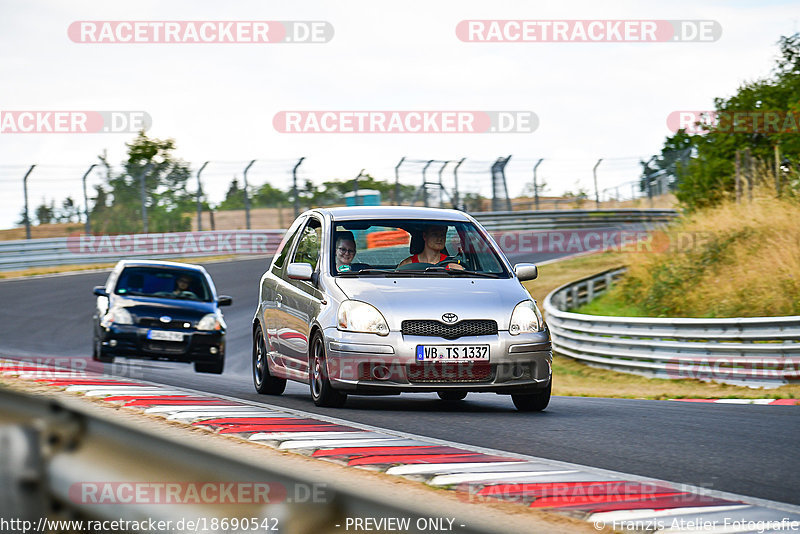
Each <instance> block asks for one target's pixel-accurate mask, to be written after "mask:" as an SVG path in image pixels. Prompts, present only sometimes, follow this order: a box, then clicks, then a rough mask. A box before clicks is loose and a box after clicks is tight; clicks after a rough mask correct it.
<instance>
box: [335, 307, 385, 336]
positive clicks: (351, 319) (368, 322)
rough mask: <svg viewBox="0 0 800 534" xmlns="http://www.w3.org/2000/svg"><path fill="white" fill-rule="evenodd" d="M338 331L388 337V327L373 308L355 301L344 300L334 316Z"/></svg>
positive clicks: (381, 316) (379, 313)
mask: <svg viewBox="0 0 800 534" xmlns="http://www.w3.org/2000/svg"><path fill="white" fill-rule="evenodd" d="M336 318H337V323H338V326H339V330H345V331H347V332H367V333H370V334H378V335H379V336H387V335H389V325H388V324H386V319H384V318H383V315H381V312H379V311H378V309H377V308H375V306H372V305H370V304H367V303H366V302H359V301H357V300H346V301H344V302H342V303H341V304H340V305H339V311H338V313H337V314H336Z"/></svg>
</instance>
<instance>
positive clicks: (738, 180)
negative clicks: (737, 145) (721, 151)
mask: <svg viewBox="0 0 800 534" xmlns="http://www.w3.org/2000/svg"><path fill="white" fill-rule="evenodd" d="M735 180H736V203H737V204H740V203H741V202H742V155H741V153H740V152H739V151H738V150H737V151H736V178H735Z"/></svg>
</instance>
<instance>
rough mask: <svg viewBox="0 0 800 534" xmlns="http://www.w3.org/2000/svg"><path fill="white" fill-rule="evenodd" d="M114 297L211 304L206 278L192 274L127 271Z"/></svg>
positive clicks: (118, 283) (185, 272) (162, 271)
mask: <svg viewBox="0 0 800 534" xmlns="http://www.w3.org/2000/svg"><path fill="white" fill-rule="evenodd" d="M114 292H115V293H116V294H117V295H123V296H132V297H157V298H166V299H181V300H197V301H203V302H211V300H212V296H211V291H210V289H209V287H208V284H207V283H206V280H205V277H204V276H202V275H201V274H200V273H197V272H195V271H184V270H180V269H163V268H157V267H126V268H125V269H124V270H123V271H122V273H121V274H120V275H119V280H117V286H116V288H115V289H114Z"/></svg>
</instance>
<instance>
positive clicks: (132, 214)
mask: <svg viewBox="0 0 800 534" xmlns="http://www.w3.org/2000/svg"><path fill="white" fill-rule="evenodd" d="M126 146H127V147H128V158H127V160H126V161H124V162H123V169H122V171H121V172H118V173H115V172H113V170H112V169H111V166H110V165H109V164H108V161H107V159H106V157H105V154H104V155H102V156H99V158H100V161H101V163H102V164H103V166H104V167H105V168H106V181H107V188H108V189H107V190H106V189H102V188H97V192H98V197H97V198H96V199H95V206H94V209H93V210H92V226H93V229H94V230H95V231H98V232H107V233H135V232H141V231H142V230H143V221H142V216H141V208H142V204H141V181H142V180H144V189H145V202H146V206H147V216H148V231H149V232H179V231H187V230H189V229H190V228H191V222H190V219H189V216H187V215H185V214H186V213H187V212H188V213H190V212H191V211H192V210H193V208H194V198H193V195H191V194H190V193H189V192H188V190H187V182H188V180H189V178H190V176H191V171H190V169H189V166H188V164H187V163H185V162H184V161H182V160H180V159H177V158H176V157H175V156H174V155H173V152H174V150H175V141H174V140H173V139H165V140H161V139H155V138H153V139H151V138H149V137H147V135H145V133H144V132H140V133H139V135H138V136H137V137H136V139H134V140H133V141H132V142H131V143H126ZM101 193H103V198H102V200H103V202H100V200H101ZM106 199H109V201H106Z"/></svg>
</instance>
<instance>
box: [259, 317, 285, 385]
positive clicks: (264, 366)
mask: <svg viewBox="0 0 800 534" xmlns="http://www.w3.org/2000/svg"><path fill="white" fill-rule="evenodd" d="M253 385H254V386H255V387H256V391H257V392H259V393H261V394H262V395H280V394H281V393H283V390H285V389H286V379H285V378H278V377H275V376H272V375H271V374H270V373H269V364H268V363H267V343H266V342H265V341H264V334H263V332H262V330H261V325H258V326H257V327H256V332H255V334H253Z"/></svg>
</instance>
